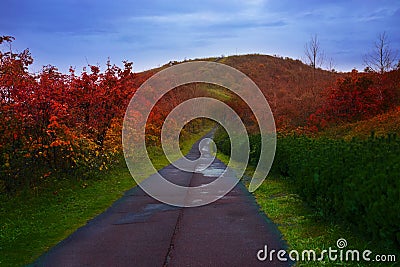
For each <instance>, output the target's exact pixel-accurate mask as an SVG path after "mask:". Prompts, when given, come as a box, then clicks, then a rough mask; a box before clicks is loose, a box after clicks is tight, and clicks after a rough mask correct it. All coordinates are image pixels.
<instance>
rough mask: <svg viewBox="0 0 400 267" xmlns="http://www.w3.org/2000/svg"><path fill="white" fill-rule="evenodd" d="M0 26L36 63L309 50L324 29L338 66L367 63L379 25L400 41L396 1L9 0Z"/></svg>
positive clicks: (137, 64)
mask: <svg viewBox="0 0 400 267" xmlns="http://www.w3.org/2000/svg"><path fill="white" fill-rule="evenodd" d="M0 6H1V10H2V11H1V15H0V35H12V36H14V37H16V41H15V43H14V44H13V47H14V48H15V49H17V50H19V51H21V50H23V49H25V48H29V49H30V51H31V53H32V54H33V56H34V59H35V63H34V65H33V67H32V68H31V69H32V70H33V71H38V70H40V68H41V66H42V65H47V64H52V65H55V66H57V67H58V68H59V69H60V70H61V71H63V72H66V71H67V70H68V68H69V66H73V67H75V68H76V69H77V70H81V69H82V67H83V66H85V65H87V64H88V63H89V64H92V65H93V64H99V65H100V66H104V64H105V62H106V60H107V58H108V57H110V59H111V62H112V63H116V64H117V65H119V64H120V63H121V61H122V60H129V61H133V62H134V70H135V71H141V70H144V69H149V68H152V67H157V66H158V65H163V64H165V63H167V62H168V61H170V60H183V59H185V58H188V59H189V58H200V57H210V56H220V55H222V54H223V55H234V54H247V53H261V54H271V55H274V54H277V55H281V56H284V57H286V56H288V57H292V58H297V59H304V45H305V43H306V42H307V41H309V40H310V38H311V36H312V35H314V34H317V35H318V38H319V40H320V45H321V48H322V49H323V50H324V53H325V55H326V58H328V59H329V58H332V59H333V62H334V65H335V68H336V69H338V70H341V71H348V70H351V69H352V68H354V67H356V68H358V69H359V70H362V69H363V68H364V66H363V55H364V54H366V53H368V52H369V51H370V50H371V49H372V47H373V45H374V42H375V40H376V39H377V36H378V34H379V33H382V32H383V31H386V33H387V35H388V37H389V40H390V42H391V47H392V48H393V49H394V50H396V49H399V48H400V32H399V26H398V25H400V1H398V0H363V1H352V0H345V1H344V0H339V1H330V0H328V1H322V0H304V1H297V0H246V1H237V0H230V1H224V0H192V1H189V0H187V1H179V0H168V1H167V0H147V1H144V0H139V1H129V0H116V1H110V0H23V1H18V0H3V1H2V3H1V4H0Z"/></svg>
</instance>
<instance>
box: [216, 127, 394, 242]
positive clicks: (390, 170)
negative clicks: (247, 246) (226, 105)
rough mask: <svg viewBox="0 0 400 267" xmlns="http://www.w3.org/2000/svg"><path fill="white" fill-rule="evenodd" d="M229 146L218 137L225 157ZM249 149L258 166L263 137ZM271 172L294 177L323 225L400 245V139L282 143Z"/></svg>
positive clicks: (295, 138) (281, 140)
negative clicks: (343, 227)
mask: <svg viewBox="0 0 400 267" xmlns="http://www.w3.org/2000/svg"><path fill="white" fill-rule="evenodd" d="M221 140H222V141H221ZM226 142H227V141H226V139H225V140H224V139H223V138H221V137H220V136H218V138H217V141H216V143H217V146H218V147H219V148H220V149H221V150H222V152H223V153H226V152H227V151H226V148H227V147H228V145H226ZM228 142H229V140H228ZM250 143H251V152H250V160H249V162H250V164H254V163H257V157H258V155H259V150H260V137H259V136H257V135H255V136H250ZM221 145H222V146H221ZM228 152H229V151H228ZM272 171H275V172H279V173H280V174H281V175H284V176H288V177H290V179H292V181H293V184H294V186H295V188H296V190H297V191H298V193H299V194H300V195H301V196H302V197H303V199H304V200H305V201H306V202H307V203H308V204H309V205H310V206H311V207H313V208H314V209H315V210H316V212H317V213H318V214H320V215H321V216H322V217H323V218H324V219H326V220H329V221H333V222H344V223H346V224H349V225H351V226H353V227H354V228H356V229H357V230H358V231H359V232H360V233H362V234H363V235H366V236H369V237H370V238H372V239H376V240H382V241H384V242H386V241H387V242H388V243H392V244H393V243H394V244H397V245H398V246H399V245H400V139H399V138H396V136H395V135H389V136H388V137H386V138H375V137H373V136H371V138H369V139H368V140H356V139H353V140H352V141H344V140H331V139H315V138H309V137H305V136H288V137H279V138H278V142H277V151H276V156H275V160H274V164H273V167H272Z"/></svg>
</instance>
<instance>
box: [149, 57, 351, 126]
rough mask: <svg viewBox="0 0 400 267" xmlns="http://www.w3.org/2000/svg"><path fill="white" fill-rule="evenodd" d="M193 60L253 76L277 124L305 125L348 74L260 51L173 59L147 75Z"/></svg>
mask: <svg viewBox="0 0 400 267" xmlns="http://www.w3.org/2000/svg"><path fill="white" fill-rule="evenodd" d="M190 61H212V62H218V63H221V64H226V65H228V66H231V67H233V68H235V69H237V70H239V71H241V72H243V73H244V74H246V75H247V76H249V77H250V78H251V79H252V80H253V81H254V82H255V83H256V84H257V86H258V87H259V88H260V90H261V91H262V92H263V94H264V95H265V97H266V98H267V100H268V103H269V105H270V107H271V109H272V111H273V113H274V117H275V120H276V123H277V127H278V128H283V127H284V128H289V129H290V128H295V127H297V126H303V125H305V124H306V122H307V118H308V117H309V116H310V114H312V113H314V112H315V111H316V110H317V108H318V107H320V106H321V104H322V101H323V96H324V91H325V89H326V88H327V87H329V86H332V85H333V84H334V83H335V81H336V80H337V78H339V77H341V76H343V75H345V74H343V73H336V72H332V71H326V70H322V69H314V68H312V67H310V66H309V65H306V64H304V63H303V62H301V61H300V60H295V59H291V58H282V57H276V56H269V55H260V54H251V55H239V56H229V57H211V58H202V59H193V60H186V61H183V62H177V61H170V62H169V63H167V64H165V65H163V66H162V67H160V68H156V69H152V70H149V71H146V72H143V75H145V76H146V77H149V74H154V73H156V72H158V71H160V70H163V69H165V68H167V67H170V66H173V65H176V64H181V63H184V62H190ZM215 94H216V92H215V90H214V95H215Z"/></svg>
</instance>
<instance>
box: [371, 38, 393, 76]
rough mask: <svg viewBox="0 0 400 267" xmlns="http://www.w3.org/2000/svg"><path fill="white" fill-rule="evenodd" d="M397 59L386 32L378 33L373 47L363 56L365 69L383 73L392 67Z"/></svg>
mask: <svg viewBox="0 0 400 267" xmlns="http://www.w3.org/2000/svg"><path fill="white" fill-rule="evenodd" d="M396 59H397V52H395V51H393V50H392V49H391V47H390V43H389V40H388V37H387V35H386V32H383V33H381V34H379V36H378V40H377V41H376V42H375V45H374V49H373V50H372V51H371V52H370V53H369V54H367V55H365V56H364V64H365V66H366V69H370V70H373V71H376V72H380V73H384V72H386V71H389V70H391V69H393V67H394V64H395V61H396Z"/></svg>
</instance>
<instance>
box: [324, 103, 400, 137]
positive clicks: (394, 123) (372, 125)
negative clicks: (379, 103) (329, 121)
mask: <svg viewBox="0 0 400 267" xmlns="http://www.w3.org/2000/svg"><path fill="white" fill-rule="evenodd" d="M372 133H373V134H374V135H375V136H386V135H387V134H388V133H396V134H397V135H400V107H397V109H395V110H393V111H389V112H387V113H384V114H379V115H377V116H375V117H373V118H371V119H368V120H362V121H357V122H354V123H347V124H342V125H339V126H335V127H331V128H328V129H326V130H325V131H323V132H321V133H320V134H319V135H321V136H324V137H331V138H343V139H345V140H351V139H352V138H353V137H356V138H360V139H366V138H368V137H370V136H371V134H372Z"/></svg>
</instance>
